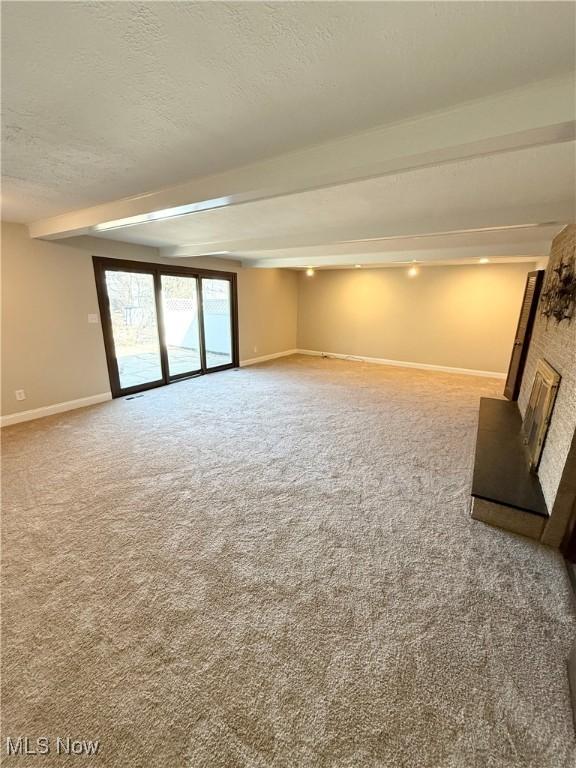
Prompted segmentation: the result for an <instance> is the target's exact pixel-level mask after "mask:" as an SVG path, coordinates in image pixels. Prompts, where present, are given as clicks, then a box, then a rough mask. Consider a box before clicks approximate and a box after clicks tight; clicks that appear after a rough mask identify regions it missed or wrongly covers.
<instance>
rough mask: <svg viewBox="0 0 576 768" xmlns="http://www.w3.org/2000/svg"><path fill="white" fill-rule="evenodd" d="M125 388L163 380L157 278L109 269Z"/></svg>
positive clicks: (112, 315)
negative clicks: (156, 293) (157, 312)
mask: <svg viewBox="0 0 576 768" xmlns="http://www.w3.org/2000/svg"><path fill="white" fill-rule="evenodd" d="M105 277H106V289H107V292H108V301H109V305H110V319H111V321H112V334H113V337H114V352H115V355H116V362H117V364H118V374H119V378H120V387H121V389H128V388H129V387H137V386H141V385H143V384H150V383H152V382H158V381H162V380H163V378H164V377H163V374H162V363H161V359H160V342H159V338H158V321H157V317H156V296H155V291H154V275H153V274H148V273H144V272H122V271H119V270H105Z"/></svg>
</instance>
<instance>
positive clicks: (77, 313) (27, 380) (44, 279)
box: [2, 223, 297, 415]
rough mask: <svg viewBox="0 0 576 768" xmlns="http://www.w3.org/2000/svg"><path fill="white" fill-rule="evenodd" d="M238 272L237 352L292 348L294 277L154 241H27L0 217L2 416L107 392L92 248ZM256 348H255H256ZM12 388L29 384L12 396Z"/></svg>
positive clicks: (22, 228) (129, 256)
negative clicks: (161, 247)
mask: <svg viewBox="0 0 576 768" xmlns="http://www.w3.org/2000/svg"><path fill="white" fill-rule="evenodd" d="M94 254H96V255H100V256H112V257H118V258H127V259H140V260H142V261H157V262H161V261H165V262H166V263H173V264H186V263H188V264H190V263H194V264H197V265H198V266H202V265H203V264H204V265H205V266H208V265H210V267H212V268H220V269H230V268H234V270H235V271H237V272H238V303H239V326H240V359H241V360H245V359H248V358H253V357H259V356H262V355H268V354H273V353H274V352H282V351H285V350H288V349H294V348H295V347H296V314H297V276H296V274H295V273H292V272H287V271H280V270H255V269H241V268H239V267H238V264H237V263H233V264H230V263H228V262H225V263H222V262H219V261H218V260H215V259H212V260H198V259H194V260H188V259H177V260H172V261H168V260H162V259H160V258H159V256H158V251H157V249H155V248H146V247H143V246H131V245H127V244H125V243H116V242H114V241H107V240H102V239H98V238H89V237H82V238H74V239H73V240H68V241H60V242H46V241H40V240H31V239H30V238H29V237H28V233H27V229H26V227H25V226H23V225H21V224H6V223H3V224H2V415H8V414H13V413H18V412H20V411H27V410H32V409H35V408H42V407H44V406H49V405H55V404H57V403H62V402H67V401H70V400H78V399H80V398H84V397H91V396H94V395H99V394H101V393H105V392H108V391H109V389H110V384H109V380H108V373H107V368H106V359H105V356H104V344H103V341H102V329H101V327H100V325H99V324H90V323H88V314H90V313H98V301H97V297H96V287H95V283H94V272H93V268H92V255H94ZM255 348H256V350H257V351H256V352H255V351H254V349H255ZM16 389H24V390H25V391H26V400H23V401H17V400H16V399H15V396H14V391H15V390H16Z"/></svg>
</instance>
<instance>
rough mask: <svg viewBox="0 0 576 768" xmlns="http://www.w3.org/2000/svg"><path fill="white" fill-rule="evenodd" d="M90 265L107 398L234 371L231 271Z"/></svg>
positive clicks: (108, 262) (114, 262)
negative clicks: (109, 393)
mask: <svg viewBox="0 0 576 768" xmlns="http://www.w3.org/2000/svg"><path fill="white" fill-rule="evenodd" d="M93 261H94V270H95V275H96V287H97V290H98V301H99V305H100V315H101V319H102V330H103V334H104V345H105V349H106V359H107V362H108V372H109V375H110V386H111V389H112V394H113V395H114V397H119V396H121V395H126V394H132V393H133V392H139V391H141V390H144V389H149V388H151V387H158V386H161V385H163V384H169V383H170V382H172V381H176V380H179V379H182V378H186V377H189V376H197V375H199V374H203V373H212V372H214V371H219V370H223V369H226V368H232V367H234V366H236V365H238V331H237V329H238V322H237V299H236V275H235V274H234V273H229V272H209V271H207V270H195V269H187V268H176V267H167V266H164V265H160V264H147V263H145V262H131V261H120V260H118V259H106V258H100V257H96V256H95V257H94V259H93Z"/></svg>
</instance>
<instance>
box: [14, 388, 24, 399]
mask: <svg viewBox="0 0 576 768" xmlns="http://www.w3.org/2000/svg"><path fill="white" fill-rule="evenodd" d="M14 394H15V395H16V400H26V392H24V390H23V389H17V390H16V391H15V392H14Z"/></svg>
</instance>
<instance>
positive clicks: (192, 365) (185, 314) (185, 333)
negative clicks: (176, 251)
mask: <svg viewBox="0 0 576 768" xmlns="http://www.w3.org/2000/svg"><path fill="white" fill-rule="evenodd" d="M162 317H163V320H164V336H165V340H166V349H167V353H168V370H169V375H170V376H182V375H185V374H188V373H197V372H198V371H200V370H201V368H202V362H201V357H200V331H199V328H198V278H196V277H185V276H180V275H162Z"/></svg>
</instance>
